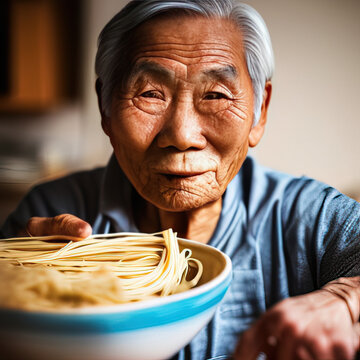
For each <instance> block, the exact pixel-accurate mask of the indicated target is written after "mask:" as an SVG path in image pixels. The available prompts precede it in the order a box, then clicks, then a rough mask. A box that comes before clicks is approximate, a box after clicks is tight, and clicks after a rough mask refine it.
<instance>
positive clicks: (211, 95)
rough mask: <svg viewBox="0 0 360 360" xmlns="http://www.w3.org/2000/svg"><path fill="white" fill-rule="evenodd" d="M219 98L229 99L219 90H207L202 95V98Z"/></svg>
mask: <svg viewBox="0 0 360 360" xmlns="http://www.w3.org/2000/svg"><path fill="white" fill-rule="evenodd" d="M220 99H229V97H228V96H227V95H225V94H223V93H220V92H216V91H213V92H209V93H207V94H206V95H205V96H204V100H220Z"/></svg>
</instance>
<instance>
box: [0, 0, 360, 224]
mask: <svg viewBox="0 0 360 360" xmlns="http://www.w3.org/2000/svg"><path fill="white" fill-rule="evenodd" d="M246 2H247V3H249V4H250V5H253V6H254V7H255V8H256V9H257V10H258V11H259V12H260V13H261V14H262V16H263V17H264V19H265V21H266V23H267V25H268V28H269V30H270V34H271V37H272V41H273V47H274V52H275V60H276V70H275V76H274V79H273V85H274V87H273V96H272V101H271V106H270V112H269V118H268V125H267V129H266V132H265V136H264V138H263V140H262V141H261V143H260V144H259V145H258V147H257V148H256V149H255V150H254V151H252V155H253V156H255V157H256V158H257V159H258V160H259V161H260V162H261V163H262V164H264V165H266V166H269V167H273V168H276V169H278V170H281V171H284V172H288V173H291V174H294V175H307V176H311V177H314V178H317V179H319V180H321V181H324V182H326V183H328V184H330V185H332V186H334V187H336V188H338V189H339V190H341V191H343V192H345V193H347V194H349V195H351V196H357V195H358V194H359V192H360V165H359V155H360V141H359V138H360V115H359V110H358V108H359V105H358V104H359V94H358V92H359V91H358V86H359V84H360V66H359V65H360V1H358V0H342V1H339V0H316V1H313V0H271V1H269V0H248V1H246ZM125 3H126V1H124V0H121V1H120V0H101V1H100V0H86V1H81V0H77V1H71V0H5V1H3V2H2V5H0V13H1V14H2V15H1V18H0V23H1V24H2V25H0V26H1V27H2V28H1V30H2V32H1V33H2V35H1V37H0V41H1V46H2V48H3V49H5V50H6V51H1V54H0V57H1V62H0V75H1V81H0V82H1V87H0V222H2V220H4V219H5V217H6V215H7V214H8V213H9V212H10V211H11V210H12V209H13V208H14V207H15V206H16V204H17V202H18V201H19V199H20V198H21V197H22V196H23V195H24V193H25V192H26V191H27V190H28V189H29V188H30V187H31V186H32V185H33V184H34V183H37V182H39V181H43V180H46V179H51V178H55V177H58V176H61V175H63V174H66V173H68V172H71V171H74V170H77V169H85V168H91V167H95V166H99V165H103V164H106V162H107V160H108V158H109V156H110V154H111V148H110V145H109V143H108V139H107V138H106V136H105V135H104V134H103V133H102V130H101V125H100V116H99V113H98V109H97V101H96V97H95V91H94V82H95V74H94V70H93V68H94V57H95V53H96V40H97V36H98V34H99V32H100V30H101V29H102V27H103V26H104V25H105V23H106V22H107V21H108V20H109V19H110V18H111V17H112V16H113V15H114V14H115V12H117V11H118V9H120V8H121V7H122V6H123V5H124V4H125ZM24 29H25V30H24ZM9 39H10V40H9ZM20 48H21V49H22V50H19V49H20ZM24 48H25V49H24ZM19 54H20V55H19ZM29 54H30V55H29ZM37 62H38V63H37ZM38 72H39V73H41V76H40V75H37V73H38ZM19 74H20V75H19ZM26 78H28V83H30V84H33V85H34V84H36V86H38V88H37V87H36V86H35V87H34V88H29V87H27V86H28V85H26V84H25V85H24V84H23V83H22V81H23V80H24V79H26ZM54 84H55V85H54ZM9 94H10V95H9ZM39 94H40V96H39Z"/></svg>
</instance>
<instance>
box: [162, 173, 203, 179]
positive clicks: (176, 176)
mask: <svg viewBox="0 0 360 360" xmlns="http://www.w3.org/2000/svg"><path fill="white" fill-rule="evenodd" d="M204 173H205V172H186V173H162V174H161V175H163V176H165V177H166V179H168V180H176V179H179V180H180V179H190V178H195V177H196V176H199V175H203V174H204Z"/></svg>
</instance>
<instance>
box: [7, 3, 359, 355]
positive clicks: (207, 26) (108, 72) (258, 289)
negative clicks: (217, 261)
mask: <svg viewBox="0 0 360 360" xmlns="http://www.w3.org/2000/svg"><path fill="white" fill-rule="evenodd" d="M272 71H273V55H272V48H271V43H270V38H269V35H268V32H267V29H266V26H265V24H264V22H263V20H262V19H261V17H260V15H259V14H258V13H257V12H256V11H255V10H254V9H252V8H251V7H249V6H247V5H244V4H241V3H238V2H236V1H232V0H196V1H195V0H176V1H161V0H145V1H132V2H130V3H129V4H128V5H127V6H126V7H125V8H124V9H123V10H122V11H120V12H119V13H118V14H117V15H116V16H115V17H114V18H113V19H112V20H111V21H110V22H109V23H108V24H107V25H106V26H105V28H104V29H103V31H102V33H101V35H100V39H99V48H98V53H97V58H96V72H97V75H98V79H97V82H96V90H97V93H98V98H99V106H100V112H101V118H102V127H103V129H104V132H105V133H106V135H107V136H108V137H109V139H110V141H111V144H112V146H113V148H114V155H113V157H112V158H111V159H110V162H109V164H108V165H107V167H106V168H100V169H96V170H93V171H88V172H82V173H77V174H73V175H70V176H68V177H66V178H63V179H60V180H57V181H54V182H51V183H47V184H43V185H40V186H37V187H35V188H34V189H33V190H32V191H31V192H30V193H29V194H28V195H27V197H26V198H25V199H24V200H23V201H22V203H21V204H20V205H19V207H18V208H17V210H16V211H15V212H14V213H13V214H12V215H11V216H10V217H9V218H8V220H7V222H6V223H5V225H4V226H3V229H2V235H3V236H4V237H8V236H14V235H16V234H20V233H21V232H25V231H27V232H28V233H29V234H32V235H38V236H40V235H47V234H60V233H62V234H71V235H76V236H82V237H86V236H87V235H89V234H90V233H91V232H92V231H93V232H94V233H107V232H114V231H141V232H155V231H159V230H161V229H166V228H169V227H171V228H173V229H175V230H176V231H177V232H178V233H179V235H180V236H182V237H186V238H190V239H194V240H197V241H201V242H204V243H208V244H210V245H213V246H216V247H217V248H219V249H221V250H222V251H224V252H225V253H227V254H228V255H229V256H230V257H231V259H232V262H233V269H234V271H233V280H232V284H231V287H230V289H229V291H228V293H227V295H226V296H225V298H224V300H223V302H222V304H221V306H220V307H219V309H218V311H217V312H216V314H215V316H214V318H213V320H212V321H211V323H210V324H209V325H208V326H207V327H206V328H204V329H203V330H202V331H201V332H200V333H199V334H198V335H197V336H196V337H195V338H194V339H193V341H192V342H191V343H190V344H189V345H188V346H187V347H186V348H185V349H183V350H182V351H181V352H180V353H179V354H178V355H177V356H176V358H177V359H195V360H198V359H208V358H211V357H219V358H227V357H228V356H233V357H234V358H235V359H256V358H257V357H258V355H259V354H260V353H266V354H267V356H268V358H271V359H351V358H353V357H354V355H355V353H356V351H357V349H358V347H359V332H358V328H359V326H358V319H359V313H360V287H359V284H360V280H359V279H360V278H359V277H357V276H358V275H359V274H360V264H359V254H360V244H359V241H358V240H359V238H360V227H359V223H360V205H359V204H358V203H357V202H355V201H352V200H350V199H349V198H347V197H346V196H344V195H342V194H340V193H339V192H337V191H336V190H334V189H332V188H330V187H329V186H327V185H325V184H322V183H319V182H317V181H314V180H311V179H308V178H294V177H291V176H288V175H285V174H280V173H278V172H275V171H271V170H269V169H265V168H263V167H261V166H260V165H258V164H257V163H256V162H255V161H254V160H253V159H251V158H250V157H247V152H248V148H249V147H254V146H256V145H257V144H258V143H259V141H260V139H261V137H262V135H263V132H264V127H265V124H266V119H267V109H268V106H269V101H270V96H271V89H272V86H271V82H270V79H271V76H272Z"/></svg>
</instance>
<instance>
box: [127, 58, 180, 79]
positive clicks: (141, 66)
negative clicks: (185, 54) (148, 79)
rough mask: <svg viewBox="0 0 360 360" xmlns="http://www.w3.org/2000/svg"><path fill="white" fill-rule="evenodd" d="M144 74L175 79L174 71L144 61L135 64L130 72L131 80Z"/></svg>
mask: <svg viewBox="0 0 360 360" xmlns="http://www.w3.org/2000/svg"><path fill="white" fill-rule="evenodd" d="M142 73H150V74H154V75H156V76H159V77H161V78H162V79H171V78H173V77H174V72H173V71H171V70H169V69H167V68H165V67H163V66H161V65H160V64H157V63H154V62H151V61H143V62H140V63H138V64H135V65H134V67H133V68H132V69H131V71H130V78H134V77H136V76H137V75H140V74H142Z"/></svg>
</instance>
